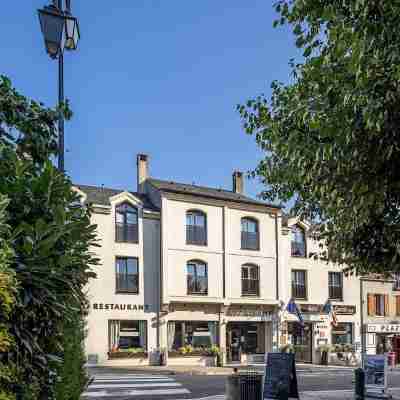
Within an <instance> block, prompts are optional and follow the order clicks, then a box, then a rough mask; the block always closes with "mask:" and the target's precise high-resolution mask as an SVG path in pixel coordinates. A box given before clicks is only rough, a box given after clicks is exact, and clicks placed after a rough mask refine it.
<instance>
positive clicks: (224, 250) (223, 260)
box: [222, 207, 226, 299]
mask: <svg viewBox="0 0 400 400" xmlns="http://www.w3.org/2000/svg"><path fill="white" fill-rule="evenodd" d="M225 242H226V237H225V207H222V254H223V255H222V297H223V298H224V299H225V296H226V293H225V290H226V286H225V276H226V271H225V268H226V262H225V258H226V243H225Z"/></svg>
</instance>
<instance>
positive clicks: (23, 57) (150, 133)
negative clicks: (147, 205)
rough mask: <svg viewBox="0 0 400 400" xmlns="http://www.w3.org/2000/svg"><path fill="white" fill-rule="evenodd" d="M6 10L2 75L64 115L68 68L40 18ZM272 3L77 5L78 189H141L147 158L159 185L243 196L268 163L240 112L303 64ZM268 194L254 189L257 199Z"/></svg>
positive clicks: (70, 56) (70, 84)
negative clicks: (142, 156)
mask: <svg viewBox="0 0 400 400" xmlns="http://www.w3.org/2000/svg"><path fill="white" fill-rule="evenodd" d="M3 3H4V4H2V6H1V8H2V9H1V17H0V37H1V38H2V40H1V53H0V54H1V56H0V58H1V62H0V73H1V74H5V75H8V76H9V77H10V78H11V79H12V81H13V83H14V85H15V86H16V87H17V89H18V90H20V91H21V92H23V93H24V94H26V95H28V96H30V97H34V98H35V99H38V100H41V101H43V102H44V103H45V104H46V105H50V106H51V105H54V104H55V102H56V100H57V86H56V85H57V64H56V62H54V61H52V60H50V59H49V58H48V56H47V55H46V54H45V51H44V45H43V42H42V36H41V33H40V28H39V23H38V18H37V14H36V9H37V8H39V7H41V6H43V5H45V4H46V2H45V1H42V0H31V1H23V2H21V1H5V2H3ZM272 4H273V1H272V0H251V1H232V0H196V1H194V0H192V1H182V0H133V1H132V0H130V1H128V0H118V1H94V0H91V1H88V0H80V1H79V0H72V11H73V13H74V14H75V15H76V16H77V17H78V18H79V20H80V28H81V41H80V43H79V50H78V51H77V52H73V53H66V56H65V92H66V97H68V98H69V99H70V101H71V106H72V109H73V111H74V118H73V120H72V121H71V122H69V123H67V124H66V148H67V149H68V150H69V152H67V154H66V161H65V162H66V169H67V172H68V174H69V175H70V176H72V179H73V180H74V182H76V183H81V184H94V185H101V184H104V185H105V186H109V187H116V188H124V189H129V190H135V188H136V154H137V153H138V152H144V153H147V154H149V155H150V157H151V166H150V169H151V174H152V176H154V177H157V178H161V179H168V180H175V181H179V182H187V183H192V182H195V183H196V184H199V185H210V186H215V187H223V188H229V189H230V188H231V174H232V171H233V170H234V169H240V170H243V171H247V170H249V169H252V168H253V167H254V166H255V165H256V164H257V160H258V159H259V157H260V153H259V151H258V150H257V147H256V145H255V142H254V138H252V137H250V136H247V135H245V134H244V133H243V130H242V128H241V122H240V119H239V116H238V114H237V112H236V110H235V106H236V104H237V103H240V102H244V101H245V100H246V99H247V98H249V97H252V96H254V95H257V94H259V93H262V92H264V93H270V89H269V88H270V83H271V82H272V80H273V79H278V80H280V81H283V82H286V81H288V79H289V67H288V60H289V59H290V58H292V57H295V56H296V55H297V51H296V48H295V46H294V42H293V37H292V35H291V33H290V32H289V30H288V29H287V28H279V29H273V28H272V23H273V20H274V18H275V17H276V14H275V11H274V10H273V7H272ZM259 189H260V186H257V184H256V183H255V182H246V192H247V193H248V194H250V195H252V196H254V195H255V194H256V193H257V192H258V191H259Z"/></svg>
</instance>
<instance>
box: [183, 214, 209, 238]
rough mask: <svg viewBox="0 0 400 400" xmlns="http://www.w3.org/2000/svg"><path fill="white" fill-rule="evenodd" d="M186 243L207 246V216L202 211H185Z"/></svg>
mask: <svg viewBox="0 0 400 400" xmlns="http://www.w3.org/2000/svg"><path fill="white" fill-rule="evenodd" d="M186 244H195V245H199V246H207V216H206V214H205V213H203V212H202V211H199V210H190V211H188V212H187V213H186Z"/></svg>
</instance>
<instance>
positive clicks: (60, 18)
mask: <svg viewBox="0 0 400 400" xmlns="http://www.w3.org/2000/svg"><path fill="white" fill-rule="evenodd" d="M38 13H39V21H40V27H41V30H42V34H43V38H44V43H45V46H46V51H47V53H48V54H49V56H50V57H51V58H52V59H58V105H59V108H60V113H59V119H58V169H59V170H60V171H61V172H64V116H63V113H62V112H61V106H62V104H63V103H64V50H76V49H77V47H78V41H79V38H80V35H79V24H78V19H77V18H75V17H74V16H72V14H71V0H65V7H64V0H53V3H52V4H50V5H48V6H46V7H43V8H42V9H40V10H38Z"/></svg>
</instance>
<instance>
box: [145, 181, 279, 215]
mask: <svg viewBox="0 0 400 400" xmlns="http://www.w3.org/2000/svg"><path fill="white" fill-rule="evenodd" d="M147 181H148V182H149V183H150V184H151V185H153V186H154V187H155V188H156V189H158V190H160V191H164V192H173V193H183V194H190V195H194V196H202V197H209V198H213V199H218V200H225V201H234V202H239V203H247V204H254V205H258V206H259V205H261V206H266V207H272V208H281V207H280V206H277V205H274V204H269V203H264V202H262V201H258V200H254V199H252V198H251V197H247V196H244V195H242V194H239V193H235V192H232V191H230V190H225V189H215V188H210V187H204V186H197V185H189V184H186V183H177V182H170V181H163V180H160V179H154V178H149V179H148V180H147Z"/></svg>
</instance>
